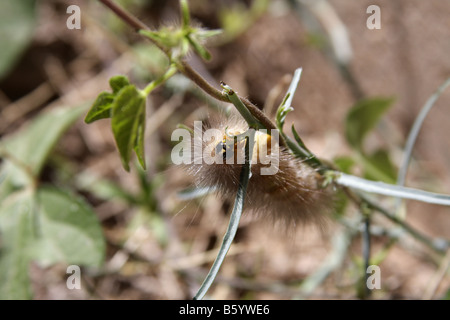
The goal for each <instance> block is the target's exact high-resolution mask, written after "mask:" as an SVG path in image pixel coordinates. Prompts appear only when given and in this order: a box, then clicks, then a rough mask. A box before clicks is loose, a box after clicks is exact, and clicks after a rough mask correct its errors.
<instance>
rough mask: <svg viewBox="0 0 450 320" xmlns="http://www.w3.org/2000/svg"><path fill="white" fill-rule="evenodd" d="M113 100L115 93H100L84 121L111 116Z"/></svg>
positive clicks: (90, 121)
mask: <svg viewBox="0 0 450 320" xmlns="http://www.w3.org/2000/svg"><path fill="white" fill-rule="evenodd" d="M113 101H114V95H113V94H111V93H109V92H102V93H100V94H99V95H98V97H97V99H96V100H95V102H94V104H93V105H92V107H91V109H90V110H89V112H88V114H87V115H86V117H85V118H84V122H86V123H92V122H94V121H96V120H100V119H105V118H111V106H112V103H113Z"/></svg>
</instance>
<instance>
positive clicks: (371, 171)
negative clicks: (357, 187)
mask: <svg viewBox="0 0 450 320" xmlns="http://www.w3.org/2000/svg"><path fill="white" fill-rule="evenodd" d="M362 165H363V168H364V177H365V178H366V179H370V180H380V181H384V182H387V183H395V182H396V179H397V169H396V168H395V166H394V165H393V163H392V162H391V160H390V158H389V154H388V153H387V151H386V150H382V149H380V150H377V151H376V152H375V153H373V154H372V155H370V156H367V155H366V156H364V160H363V161H362Z"/></svg>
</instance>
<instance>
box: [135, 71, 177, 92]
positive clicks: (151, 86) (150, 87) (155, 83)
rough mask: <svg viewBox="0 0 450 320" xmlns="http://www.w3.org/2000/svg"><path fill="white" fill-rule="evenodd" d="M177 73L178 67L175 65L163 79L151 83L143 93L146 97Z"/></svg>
mask: <svg viewBox="0 0 450 320" xmlns="http://www.w3.org/2000/svg"><path fill="white" fill-rule="evenodd" d="M176 72H177V67H176V66H175V65H171V66H170V67H169V69H168V70H167V71H166V73H164V74H163V75H162V76H161V77H159V78H158V79H156V80H153V81H152V82H150V83H149V84H148V85H147V86H146V87H145V88H144V89H143V90H142V91H143V92H144V94H145V95H146V96H148V95H149V94H150V92H152V91H153V90H154V89H155V88H156V87H157V86H159V85H160V84H162V83H163V82H165V81H166V80H167V79H169V78H170V77H172V76H173V75H174V74H175V73H176Z"/></svg>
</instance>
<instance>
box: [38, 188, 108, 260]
mask: <svg viewBox="0 0 450 320" xmlns="http://www.w3.org/2000/svg"><path fill="white" fill-rule="evenodd" d="M36 199H37V203H38V208H37V209H38V213H37V218H38V226H39V236H38V240H37V241H36V242H35V243H34V244H33V246H32V247H33V250H32V252H33V258H34V259H36V260H37V261H39V262H40V263H42V264H43V265H50V264H53V263H56V262H65V263H67V264H77V265H84V266H92V267H100V266H101V265H102V263H103V260H104V256H105V242H104V238H103V234H102V229H101V227H100V224H99V221H98V219H97V217H96V215H95V213H94V212H93V211H92V209H91V207H90V206H89V205H88V204H86V203H85V202H84V200H82V199H81V198H79V197H76V196H74V195H72V194H69V193H66V192H63V191H61V190H59V189H56V188H52V187H41V188H39V190H38V191H37V195H36Z"/></svg>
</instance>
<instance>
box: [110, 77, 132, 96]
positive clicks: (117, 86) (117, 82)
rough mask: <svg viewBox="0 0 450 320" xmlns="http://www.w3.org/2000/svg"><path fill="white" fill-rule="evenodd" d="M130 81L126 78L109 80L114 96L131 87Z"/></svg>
mask: <svg viewBox="0 0 450 320" xmlns="http://www.w3.org/2000/svg"><path fill="white" fill-rule="evenodd" d="M129 85H130V81H129V80H128V78H127V77H125V76H121V75H119V76H114V77H111V79H109V86H110V87H111V89H112V90H113V93H114V94H117V93H118V92H119V91H120V90H121V89H122V88H124V87H126V86H129Z"/></svg>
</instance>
